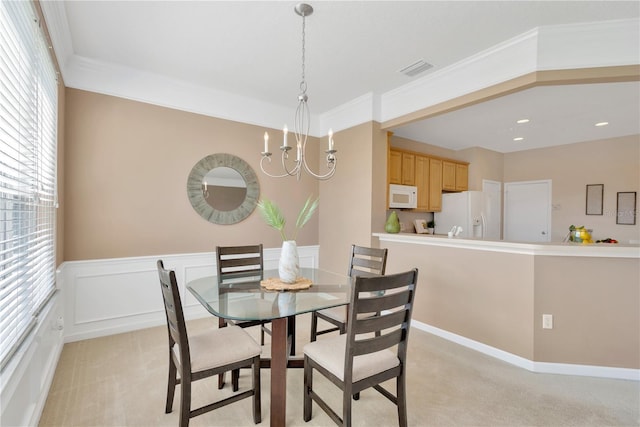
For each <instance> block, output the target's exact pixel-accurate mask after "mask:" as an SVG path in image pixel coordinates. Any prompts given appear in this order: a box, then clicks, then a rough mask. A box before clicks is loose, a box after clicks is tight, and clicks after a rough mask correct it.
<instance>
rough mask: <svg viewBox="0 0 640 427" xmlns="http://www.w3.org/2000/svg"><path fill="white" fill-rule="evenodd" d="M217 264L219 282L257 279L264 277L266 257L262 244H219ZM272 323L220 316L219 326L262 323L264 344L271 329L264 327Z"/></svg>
mask: <svg viewBox="0 0 640 427" xmlns="http://www.w3.org/2000/svg"><path fill="white" fill-rule="evenodd" d="M216 258H217V259H216V265H217V268H218V283H219V284H231V283H233V281H234V280H236V279H241V280H245V279H247V278H248V277H255V278H256V280H261V279H262V278H263V272H264V257H263V248H262V244H259V245H248V246H217V247H216ZM268 323H270V321H269V320H248V321H234V320H228V319H226V320H225V319H223V318H219V319H218V327H220V328H223V327H225V326H226V325H227V324H232V325H236V326H240V327H241V328H248V327H251V326H258V325H260V344H261V345H264V334H265V333H267V334H270V333H271V331H270V330H269V329H267V328H265V327H264V325H265V324H268Z"/></svg>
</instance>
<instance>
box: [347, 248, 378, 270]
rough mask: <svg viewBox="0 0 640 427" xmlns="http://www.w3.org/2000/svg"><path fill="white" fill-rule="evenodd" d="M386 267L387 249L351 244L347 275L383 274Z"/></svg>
mask: <svg viewBox="0 0 640 427" xmlns="http://www.w3.org/2000/svg"><path fill="white" fill-rule="evenodd" d="M386 268H387V249H386V248H382V249H379V248H368V247H365V246H356V245H351V260H350V262H349V276H351V277H353V276H357V275H359V274H361V273H364V274H365V275H371V274H375V275H384V272H385V269H386Z"/></svg>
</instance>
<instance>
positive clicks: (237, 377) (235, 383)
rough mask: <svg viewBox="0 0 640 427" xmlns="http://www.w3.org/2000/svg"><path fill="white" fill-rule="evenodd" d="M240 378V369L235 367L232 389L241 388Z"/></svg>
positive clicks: (232, 372) (232, 376) (232, 374)
mask: <svg viewBox="0 0 640 427" xmlns="http://www.w3.org/2000/svg"><path fill="white" fill-rule="evenodd" d="M239 380H240V369H234V370H233V371H231V390H232V391H234V392H235V391H238V389H239V385H238V383H239Z"/></svg>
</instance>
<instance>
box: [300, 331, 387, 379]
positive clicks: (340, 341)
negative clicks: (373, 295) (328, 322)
mask: <svg viewBox="0 0 640 427" xmlns="http://www.w3.org/2000/svg"><path fill="white" fill-rule="evenodd" d="M346 348H347V336H346V335H338V336H335V337H331V338H326V339H322V340H318V341H314V342H312V343H309V344H307V345H305V346H304V354H305V355H307V356H309V357H310V358H311V359H313V360H315V361H316V363H318V364H319V365H320V366H322V367H323V368H325V369H327V370H328V371H329V372H331V373H332V374H333V375H335V376H336V377H338V378H340V380H342V381H344V358H345V352H346ZM399 364H400V360H399V359H398V357H397V356H396V354H395V353H394V352H392V351H391V350H382V351H378V352H375V353H371V354H363V355H362V356H356V357H355V358H354V359H353V382H357V381H360V380H362V379H365V378H367V377H370V376H372V375H375V374H377V373H379V372H383V371H386V370H388V369H391V368H393V367H395V366H398V365H399Z"/></svg>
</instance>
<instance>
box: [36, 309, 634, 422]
mask: <svg viewBox="0 0 640 427" xmlns="http://www.w3.org/2000/svg"><path fill="white" fill-rule="evenodd" d="M298 325H299V326H298V334H297V337H298V340H299V343H300V346H299V348H301V347H302V343H303V342H306V341H308V336H309V331H308V328H309V316H300V317H299V320H298ZM215 327H217V326H216V320H215V319H213V318H207V319H201V320H196V321H191V322H189V328H190V330H194V331H195V330H198V329H200V328H215ZM249 330H250V331H251V332H252V333H253V334H255V336H256V339H257V337H258V328H251V329H249ZM265 351H270V350H269V347H268V346H265ZM167 352H168V350H167V331H166V327H164V326H163V327H157V328H151V329H145V330H141V331H136V332H131V333H125V334H120V335H113V336H109V337H103V338H97V339H92V340H85V341H80V342H75V343H70V344H66V345H65V346H64V349H63V351H62V355H61V358H60V362H59V364H58V367H57V370H56V373H55V377H54V380H53V384H52V387H51V390H50V392H49V396H48V399H47V403H46V406H45V408H44V411H43V414H42V417H41V420H40V425H41V426H177V425H178V407H179V398H180V391H179V390H180V387H178V389H177V392H176V399H175V401H174V411H173V412H172V413H171V414H165V413H164V401H165V396H166V394H165V393H166V384H167V357H168V356H167ZM408 357H409V361H410V364H409V366H408V395H409V400H408V407H409V409H408V412H409V425H411V426H638V425H640V383H638V382H635V381H624V380H608V379H600V378H589V377H573V376H565V375H549V374H534V373H530V372H528V371H525V370H523V369H520V368H517V367H514V366H511V365H509V364H507V363H504V362H501V361H498V360H495V359H493V358H491V357H488V356H485V355H483V354H480V353H477V352H475V351H473V350H469V349H466V348H464V347H461V346H458V345H456V344H453V343H450V342H448V341H445V340H443V339H440V338H438V337H435V336H433V335H430V334H427V333H425V332H422V331H418V330H415V329H413V330H412V331H411V335H410V338H409V355H408ZM269 378H270V377H269V371H268V370H263V371H262V419H263V421H262V424H261V425H269ZM316 378H317V379H316ZM314 380H315V381H316V384H317V386H321V388H320V391H319V393H321V394H322V395H323V396H326V397H327V400H328V401H329V403H330V404H332V405H333V406H334V407H335V408H340V405H341V400H340V396H339V393H338V390H337V389H336V388H335V387H334V386H333V385H332V384H330V383H328V382H326V381H322V380H321V376H319V375H318V376H314ZM249 381H250V378H249V371H247V370H243V371H242V374H241V379H240V388H241V389H243V388H246V387H248V385H249V384H250V382H249ZM388 386H389V387H388V388H389V389H391V390H393V388H394V387H395V383H394V382H389V383H388ZM287 387H288V388H287V391H288V395H287V425H290V426H304V425H306V426H331V425H334V424H333V422H332V421H331V420H330V419H329V418H328V417H327V416H326V415H325V414H324V412H323V411H322V410H320V409H319V408H318V407H317V406H316V405H315V404H314V407H313V418H312V420H311V421H310V422H309V423H305V422H304V421H303V420H302V370H301V369H290V370H289V372H288V375H287ZM229 393H230V392H229V387H228V386H227V387H225V388H224V389H223V390H217V387H216V384H215V379H211V380H209V379H207V380H203V381H199V382H197V383H195V384H194V389H193V395H194V396H195V397H194V399H195V403H194V404H196V405H197V404H199V403H207V402H208V401H209V400H208V399H214V398H219V396H221V395H228V394H229ZM250 405H251V400H250V399H245V400H242V401H240V402H237V403H235V404H233V405H229V406H227V407H225V408H221V409H218V410H215V411H213V412H210V413H208V414H204V415H202V416H199V417H196V418H194V419H192V420H191V425H192V426H194V427H195V426H252V425H254V424H253V421H252V418H251V406H250ZM353 419H354V424H355V425H356V426H365V425H366V426H394V425H397V416H396V411H395V406H394V405H393V404H392V403H391V402H389V401H387V400H386V399H385V398H383V397H382V396H381V395H380V394H378V393H377V392H376V391H373V390H367V391H365V392H363V393H362V395H361V399H360V400H359V401H357V402H354V405H353Z"/></svg>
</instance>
